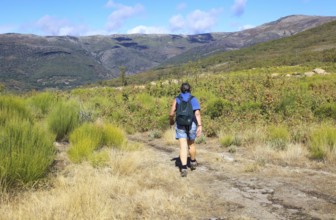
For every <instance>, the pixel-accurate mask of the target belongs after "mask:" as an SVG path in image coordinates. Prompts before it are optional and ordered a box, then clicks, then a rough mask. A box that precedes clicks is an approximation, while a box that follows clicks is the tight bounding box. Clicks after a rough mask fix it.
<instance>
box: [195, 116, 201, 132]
mask: <svg viewBox="0 0 336 220" xmlns="http://www.w3.org/2000/svg"><path fill="white" fill-rule="evenodd" d="M195 116H196V120H197V132H196V136H197V137H199V136H200V135H201V134H202V119H201V111H200V110H196V111H195Z"/></svg>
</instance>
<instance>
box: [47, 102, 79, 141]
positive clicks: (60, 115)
mask: <svg viewBox="0 0 336 220" xmlns="http://www.w3.org/2000/svg"><path fill="white" fill-rule="evenodd" d="M79 116H80V108H79V105H78V104H77V103H75V102H60V103H58V104H57V105H56V106H55V108H54V109H53V111H52V112H51V113H50V115H49V117H48V125H49V129H50V130H51V131H52V132H53V133H54V134H55V135H56V140H57V141H61V140H66V139H67V138H68V135H69V134H70V132H71V131H73V130H74V129H75V128H76V127H77V126H78V125H79V123H80V118H79Z"/></svg>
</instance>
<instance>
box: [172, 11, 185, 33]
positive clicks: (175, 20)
mask: <svg viewBox="0 0 336 220" xmlns="http://www.w3.org/2000/svg"><path fill="white" fill-rule="evenodd" d="M186 22H187V21H186V20H185V18H184V17H183V16H182V15H175V16H173V17H171V18H170V20H169V24H170V29H171V30H172V31H173V32H175V31H181V30H183V29H184V28H185V27H186Z"/></svg>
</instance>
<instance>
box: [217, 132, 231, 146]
mask: <svg viewBox="0 0 336 220" xmlns="http://www.w3.org/2000/svg"><path fill="white" fill-rule="evenodd" d="M219 142H220V145H221V146H222V147H229V146H231V145H233V142H234V137H233V136H232V135H223V136H222V137H220V138H219Z"/></svg>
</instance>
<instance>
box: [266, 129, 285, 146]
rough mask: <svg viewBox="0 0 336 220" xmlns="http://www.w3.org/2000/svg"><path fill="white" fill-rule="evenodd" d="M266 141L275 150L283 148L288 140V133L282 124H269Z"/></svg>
mask: <svg viewBox="0 0 336 220" xmlns="http://www.w3.org/2000/svg"><path fill="white" fill-rule="evenodd" d="M268 141H269V143H270V145H271V146H272V147H273V148H275V149H276V150H285V149H286V147H287V145H288V143H289V141H290V134H289V131H288V129H287V128H286V127H284V126H277V127H276V126H271V127H269V128H268Z"/></svg>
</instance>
